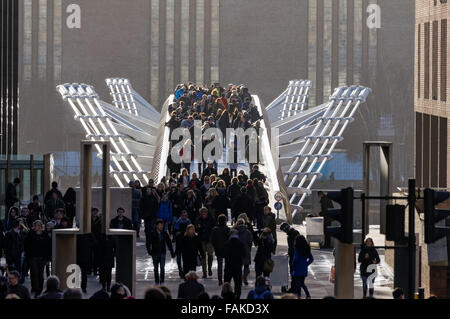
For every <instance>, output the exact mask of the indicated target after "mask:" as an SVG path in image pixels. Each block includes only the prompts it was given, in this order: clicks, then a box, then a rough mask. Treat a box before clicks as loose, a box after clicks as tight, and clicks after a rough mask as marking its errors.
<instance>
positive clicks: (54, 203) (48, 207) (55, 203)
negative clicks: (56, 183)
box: [45, 197, 65, 220]
mask: <svg viewBox="0 0 450 319" xmlns="http://www.w3.org/2000/svg"><path fill="white" fill-rule="evenodd" d="M59 208H65V204H64V201H63V200H62V199H61V198H59V197H58V198H57V199H53V198H50V199H49V200H47V201H46V202H45V217H47V220H51V219H52V218H53V217H54V215H55V210H57V209H59Z"/></svg>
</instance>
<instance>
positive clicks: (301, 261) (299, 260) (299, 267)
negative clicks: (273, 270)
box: [292, 249, 314, 277]
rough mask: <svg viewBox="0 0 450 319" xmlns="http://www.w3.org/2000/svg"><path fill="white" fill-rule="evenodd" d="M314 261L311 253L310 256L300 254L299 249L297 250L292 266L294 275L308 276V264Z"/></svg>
mask: <svg viewBox="0 0 450 319" xmlns="http://www.w3.org/2000/svg"><path fill="white" fill-rule="evenodd" d="M313 261H314V257H313V255H312V254H311V253H310V254H309V257H308V258H305V257H303V256H300V254H299V253H298V250H297V249H296V250H295V254H294V263H293V266H292V269H293V271H292V276H295V277H297V276H299V277H306V276H308V266H309V265H311V264H312V262H313Z"/></svg>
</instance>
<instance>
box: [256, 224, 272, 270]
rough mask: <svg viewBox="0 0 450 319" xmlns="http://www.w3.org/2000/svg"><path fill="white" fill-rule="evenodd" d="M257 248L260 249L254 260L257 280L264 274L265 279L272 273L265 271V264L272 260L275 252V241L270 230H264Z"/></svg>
mask: <svg viewBox="0 0 450 319" xmlns="http://www.w3.org/2000/svg"><path fill="white" fill-rule="evenodd" d="M257 246H258V248H257V249H256V255H255V259H254V261H255V273H256V277H255V278H258V277H259V276H261V275H262V274H264V277H268V276H269V275H270V273H268V272H266V271H265V270H264V264H265V262H266V260H268V259H271V258H272V252H273V250H274V248H273V246H274V241H273V238H272V235H271V234H270V229H268V228H265V229H264V230H263V232H262V233H261V235H260V236H259V238H258V241H257Z"/></svg>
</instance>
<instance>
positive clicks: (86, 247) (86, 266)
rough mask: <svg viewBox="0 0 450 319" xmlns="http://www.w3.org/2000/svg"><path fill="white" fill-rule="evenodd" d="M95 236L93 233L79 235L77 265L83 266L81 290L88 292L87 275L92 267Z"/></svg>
mask: <svg viewBox="0 0 450 319" xmlns="http://www.w3.org/2000/svg"><path fill="white" fill-rule="evenodd" d="M94 246H95V237H94V235H93V234H92V233H90V234H80V235H77V265H78V266H80V268H81V290H82V291H83V293H87V275H88V273H90V272H91V269H92V250H93V247H94Z"/></svg>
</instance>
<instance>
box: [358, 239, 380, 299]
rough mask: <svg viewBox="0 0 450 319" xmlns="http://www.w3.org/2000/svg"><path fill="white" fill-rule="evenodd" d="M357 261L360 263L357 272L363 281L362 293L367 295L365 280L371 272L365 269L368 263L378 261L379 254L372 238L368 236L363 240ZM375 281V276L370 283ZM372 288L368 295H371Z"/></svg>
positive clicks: (377, 262)
mask: <svg viewBox="0 0 450 319" xmlns="http://www.w3.org/2000/svg"><path fill="white" fill-rule="evenodd" d="M358 262H359V263H361V265H360V267H359V272H360V274H361V280H362V282H363V295H364V297H366V296H367V286H368V284H367V280H368V278H369V276H370V275H371V274H372V273H373V271H372V270H370V269H367V268H368V267H369V266H370V265H375V266H376V265H377V264H379V263H380V256H379V255H378V252H377V250H376V249H375V247H374V244H373V240H372V238H370V237H368V238H367V239H366V240H365V241H364V245H363V247H362V248H361V251H360V252H359V255H358ZM374 282H375V277H373V279H372V283H374ZM373 293H374V288H370V289H369V295H370V297H373Z"/></svg>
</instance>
